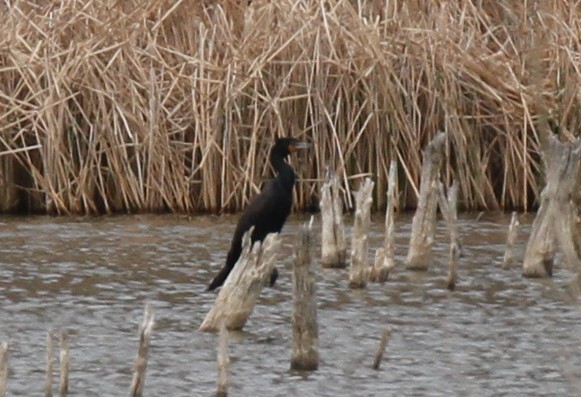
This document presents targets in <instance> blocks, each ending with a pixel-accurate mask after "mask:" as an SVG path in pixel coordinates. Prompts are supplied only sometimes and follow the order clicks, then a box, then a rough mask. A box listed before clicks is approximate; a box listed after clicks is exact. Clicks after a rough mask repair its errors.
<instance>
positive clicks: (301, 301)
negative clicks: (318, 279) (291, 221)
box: [291, 220, 319, 371]
mask: <svg viewBox="0 0 581 397" xmlns="http://www.w3.org/2000/svg"><path fill="white" fill-rule="evenodd" d="M312 252H313V236H312V220H311V222H310V224H309V225H308V226H307V225H303V226H302V227H301V229H300V230H299V235H298V241H297V251H296V254H295V263H294V271H293V287H294V288H293V303H294V311H293V348H292V357H291V369H294V370H303V371H314V370H316V369H317V368H318V367H319V326H318V324H317V300H316V284H315V269H314V266H313V263H312V262H313V261H312V259H311V258H312V257H313V254H312Z"/></svg>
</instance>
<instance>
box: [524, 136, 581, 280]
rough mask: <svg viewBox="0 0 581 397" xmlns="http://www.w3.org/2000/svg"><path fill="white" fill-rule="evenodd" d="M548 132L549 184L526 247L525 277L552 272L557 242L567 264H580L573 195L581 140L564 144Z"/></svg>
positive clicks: (545, 141)
mask: <svg viewBox="0 0 581 397" xmlns="http://www.w3.org/2000/svg"><path fill="white" fill-rule="evenodd" d="M547 131H550V130H549V129H548V127H546V128H545V135H542V139H541V146H542V150H543V163H544V165H545V169H546V173H545V175H546V185H545V187H544V189H543V191H542V192H541V205H540V206H539V210H538V212H537V215H536V217H535V220H534V222H533V227H532V231H531V234H530V237H529V240H528V242H527V246H526V249H525V256H524V263H523V275H524V276H526V277H551V276H552V275H553V263H554V258H555V251H556V249H555V245H556V243H558V246H559V248H560V249H561V251H562V253H563V259H564V260H565V262H566V263H567V264H568V265H570V266H573V265H578V263H579V256H578V253H577V251H576V247H575V238H574V235H575V228H576V227H575V223H574V222H575V214H576V210H575V203H574V200H573V198H574V194H575V193H576V188H577V179H578V177H579V171H580V163H581V140H577V141H576V142H575V143H574V144H568V143H562V142H560V141H559V140H558V138H557V137H556V136H555V135H553V134H552V133H550V132H547ZM543 138H544V139H543Z"/></svg>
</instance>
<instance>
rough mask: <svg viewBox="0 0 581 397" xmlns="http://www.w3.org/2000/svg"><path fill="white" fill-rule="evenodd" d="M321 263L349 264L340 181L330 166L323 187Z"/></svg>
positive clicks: (321, 204)
mask: <svg viewBox="0 0 581 397" xmlns="http://www.w3.org/2000/svg"><path fill="white" fill-rule="evenodd" d="M319 205H320V208H321V265H322V266H323V267H328V268H344V267H346V266H347V260H346V259H347V247H346V243H345V232H344V227H343V203H342V201H341V197H339V181H338V179H337V176H336V175H335V174H334V173H333V171H331V169H330V168H329V169H328V170H327V175H326V177H325V183H324V184H323V187H322V188H321V202H320V204H319Z"/></svg>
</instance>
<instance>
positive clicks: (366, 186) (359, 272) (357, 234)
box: [349, 178, 375, 288]
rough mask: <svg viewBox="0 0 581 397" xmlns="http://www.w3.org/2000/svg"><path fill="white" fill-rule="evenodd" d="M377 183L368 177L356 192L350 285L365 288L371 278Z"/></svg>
mask: <svg viewBox="0 0 581 397" xmlns="http://www.w3.org/2000/svg"><path fill="white" fill-rule="evenodd" d="M374 185H375V183H374V182H373V181H372V180H371V179H369V178H366V179H365V181H364V182H363V184H362V186H361V187H360V188H359V191H357V192H356V193H355V220H354V224H353V231H352V237H351V266H350V268H349V287H351V288H365V285H366V284H367V279H368V278H369V273H370V270H371V269H370V266H369V261H368V260H367V255H368V242H367V240H368V234H369V224H370V222H371V215H370V211H371V204H372V203H373V198H372V197H371V193H372V191H373V186H374Z"/></svg>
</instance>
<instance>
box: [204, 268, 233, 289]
mask: <svg viewBox="0 0 581 397" xmlns="http://www.w3.org/2000/svg"><path fill="white" fill-rule="evenodd" d="M230 270H231V269H229V268H228V266H224V267H223V268H222V269H221V270H220V273H218V274H217V275H216V277H214V278H213V279H212V282H210V285H208V288H207V289H206V291H214V290H215V289H216V288H218V287H220V286H221V285H222V284H224V281H226V278H227V277H228V275H229V274H230Z"/></svg>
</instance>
